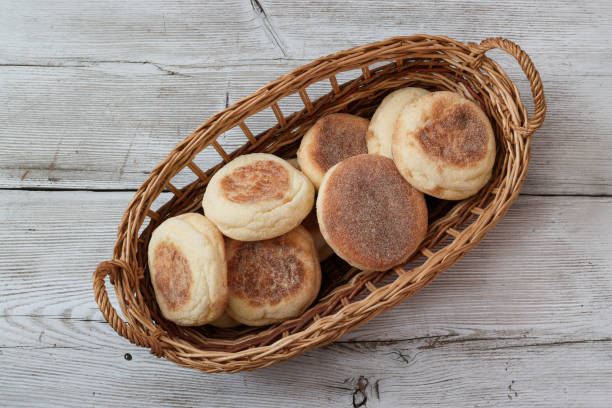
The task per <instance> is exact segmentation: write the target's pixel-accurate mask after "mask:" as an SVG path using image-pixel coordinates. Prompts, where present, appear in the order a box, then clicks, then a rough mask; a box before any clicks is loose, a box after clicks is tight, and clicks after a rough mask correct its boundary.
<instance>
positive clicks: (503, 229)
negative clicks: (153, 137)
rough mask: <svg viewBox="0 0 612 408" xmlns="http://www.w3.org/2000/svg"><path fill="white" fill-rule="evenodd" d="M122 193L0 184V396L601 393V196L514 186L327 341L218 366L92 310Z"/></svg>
mask: <svg viewBox="0 0 612 408" xmlns="http://www.w3.org/2000/svg"><path fill="white" fill-rule="evenodd" d="M130 197H131V193H124V192H115V193H112V192H107V193H95V192H30V191H5V192H3V194H2V195H0V223H1V224H2V225H3V228H2V229H1V230H0V242H3V245H2V246H1V247H0V259H3V260H4V262H3V263H2V264H0V299H1V301H0V366H2V367H5V368H4V369H3V370H2V371H0V398H2V401H5V402H7V403H8V405H9V406H19V405H20V404H22V405H24V406H26V405H27V406H32V405H36V404H37V403H38V404H39V405H45V404H53V405H62V406H83V405H84V404H88V405H89V404H94V405H117V404H119V405H124V404H127V405H138V404H139V403H142V402H146V403H148V404H149V405H156V406H157V405H163V406H169V405H179V406H194V405H208V406H236V405H245V404H246V405H253V406H270V405H274V404H277V405H282V406H284V405H291V404H297V405H299V406H320V404H321V402H322V401H325V403H329V404H330V405H334V406H352V404H353V401H355V405H359V403H360V402H361V401H362V400H363V399H365V398H366V397H367V404H364V405H362V406H366V405H367V406H388V407H392V406H398V405H399V404H400V403H401V402H402V401H407V400H409V401H411V403H413V404H414V405H417V406H436V405H453V406H491V405H496V404H501V403H509V402H510V401H511V402H512V403H513V404H516V405H518V406H537V407H540V406H542V407H543V406H592V407H597V406H601V407H604V406H606V405H607V403H608V401H609V399H610V398H612V392H611V390H612V348H611V347H610V345H611V344H612V302H611V298H612V281H611V280H610V279H609V276H608V275H609V270H610V269H611V268H612V254H610V252H609V248H610V244H611V238H610V236H611V234H610V232H611V231H610V225H609V223H606V222H603V220H609V219H612V199H610V198H589V197H567V198H563V199H561V198H555V199H551V198H550V197H531V196H522V197H520V198H519V200H518V201H517V203H516V204H515V205H514V206H513V207H512V208H511V210H510V212H509V213H508V215H507V217H506V218H504V219H503V220H502V221H501V223H500V224H499V225H498V226H497V227H496V228H495V229H494V230H493V231H492V232H491V233H490V234H489V236H488V237H487V238H486V239H485V241H484V242H483V243H482V244H481V245H480V246H479V247H477V248H476V249H475V250H473V251H472V252H470V253H469V254H468V255H467V256H466V257H465V258H464V259H463V260H461V261H460V262H459V263H458V264H457V265H456V266H455V267H453V268H451V269H450V270H448V271H446V272H445V273H444V274H442V275H441V276H440V277H439V278H438V279H437V280H436V281H434V282H433V283H432V284H431V285H430V286H428V287H427V288H426V289H425V290H423V291H422V292H420V293H418V294H417V295H416V296H414V297H412V298H410V299H409V300H408V301H406V302H405V303H403V304H402V305H400V306H398V307H397V308H395V309H393V310H391V311H389V312H388V313H386V314H384V315H382V316H379V317H378V318H376V319H374V320H373V321H371V322H369V323H368V324H366V325H365V326H363V327H361V328H359V329H357V330H355V331H354V332H351V333H349V334H348V335H346V336H344V337H343V338H342V339H341V342H339V343H337V344H334V345H331V346H327V347H324V348H322V349H319V350H314V351H311V352H309V353H307V354H305V355H304V356H301V357H299V358H297V359H295V360H293V361H290V362H286V363H281V364H279V365H276V366H274V367H271V368H268V369H264V370H260V371H257V372H253V373H241V374H237V375H231V376H225V375H203V374H200V373H197V372H195V371H192V370H187V369H182V368H179V367H176V366H175V365H174V364H171V363H168V362H167V361H163V360H158V359H156V358H155V357H153V356H151V355H149V354H148V353H147V352H146V350H144V349H140V348H137V347H134V346H132V345H130V344H129V343H128V342H127V340H125V339H122V338H120V337H119V336H117V335H116V334H115V333H114V332H113V331H112V329H111V328H110V327H109V326H108V324H106V323H105V322H104V320H103V318H102V316H101V314H100V312H99V311H98V309H97V307H96V305H95V302H94V301H93V294H92V289H91V272H92V271H93V269H94V268H95V265H96V264H97V262H99V261H101V260H103V259H106V258H108V257H109V256H110V255H111V248H112V243H113V240H114V235H115V226H116V225H117V223H118V222H119V219H120V217H121V214H122V209H123V208H124V207H125V206H126V205H127V202H128V201H129V199H130ZM162 199H167V195H166V196H165V197H162ZM577 220H579V222H577ZM92 237H95V238H96V239H91V238H92ZM593 237H598V239H597V240H594V239H593ZM125 353H130V355H131V356H132V360H130V361H128V360H126V359H125V358H124V354H125ZM34 362H35V364H34ZM161 373H163V374H161ZM361 377H363V378H361ZM360 378H361V379H360ZM512 381H514V382H512ZM377 382H378V397H377V396H376V395H377V394H376V383H377ZM231 390H234V391H231ZM235 390H240V391H239V392H238V391H235ZM515 392H516V394H515ZM313 395H316V396H317V398H316V399H313V398H312V396H313ZM353 398H355V400H353Z"/></svg>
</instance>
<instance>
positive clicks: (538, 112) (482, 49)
mask: <svg viewBox="0 0 612 408" xmlns="http://www.w3.org/2000/svg"><path fill="white" fill-rule="evenodd" d="M494 48H499V49H500V50H503V51H506V52H507V53H508V54H510V55H512V56H513V57H514V58H515V59H516V61H517V62H518V63H519V65H520V66H521V68H522V69H523V72H524V73H525V75H526V76H527V79H528V80H529V84H530V85H531V95H532V96H533V104H534V107H535V108H534V112H533V115H531V117H530V118H529V120H528V121H527V123H526V125H525V127H524V128H521V129H519V130H522V131H523V132H524V134H525V136H526V137H529V136H531V135H532V134H533V132H535V131H536V130H537V129H539V128H540V126H542V123H543V122H544V118H545V117H546V98H545V97H544V88H543V87H542V80H541V79H540V73H539V72H538V71H537V70H536V68H535V66H534V65H533V62H532V61H531V58H529V55H527V53H526V52H525V51H523V50H522V49H521V47H519V46H518V45H516V44H515V43H513V42H512V41H510V40H506V39H505V38H501V37H497V38H487V39H486V40H484V41H482V42H481V43H480V45H476V53H477V56H476V66H477V68H479V67H480V64H481V63H482V57H483V56H484V54H485V53H486V52H487V51H488V50H492V49H494Z"/></svg>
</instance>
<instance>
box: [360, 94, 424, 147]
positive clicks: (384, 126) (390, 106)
mask: <svg viewBox="0 0 612 408" xmlns="http://www.w3.org/2000/svg"><path fill="white" fill-rule="evenodd" d="M428 93H429V91H427V90H425V89H421V88H411V87H409V88H402V89H398V90H396V91H393V92H391V93H390V94H389V95H387V96H385V99H383V100H382V102H381V103H380V105H378V108H376V112H374V116H372V120H371V121H370V126H369V127H368V133H367V134H366V142H367V144H368V153H370V154H380V155H381V156H385V157H388V158H390V159H391V158H392V157H393V155H392V153H391V142H392V141H393V131H394V130H395V122H397V118H398V116H399V115H400V113H401V112H402V110H403V109H404V107H405V106H406V105H408V104H409V103H413V102H415V101H416V100H417V99H419V98H420V97H421V96H423V95H427V94H428Z"/></svg>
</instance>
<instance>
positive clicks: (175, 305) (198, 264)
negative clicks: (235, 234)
mask: <svg viewBox="0 0 612 408" xmlns="http://www.w3.org/2000/svg"><path fill="white" fill-rule="evenodd" d="M148 257H149V272H150V275H151V282H152V284H153V289H154V291H155V297H156V299H157V303H158V305H159V308H160V310H161V312H162V314H163V315H164V317H165V318H166V319H168V320H171V321H173V322H175V323H178V324H181V325H184V326H199V325H201V324H204V323H208V322H211V321H213V320H215V319H216V318H218V317H219V316H221V314H222V313H223V311H224V310H225V307H226V305H227V300H228V289H227V266H226V262H225V246H224V242H223V236H222V235H221V233H220V232H219V230H218V229H217V227H215V226H214V225H213V223H212V222H210V221H209V220H208V219H206V217H204V216H203V215H200V214H195V213H191V214H183V215H179V216H177V217H172V218H169V219H167V220H166V221H164V222H163V223H162V224H161V225H160V226H159V227H157V228H156V229H155V231H153V235H152V236H151V240H150V242H149V248H148Z"/></svg>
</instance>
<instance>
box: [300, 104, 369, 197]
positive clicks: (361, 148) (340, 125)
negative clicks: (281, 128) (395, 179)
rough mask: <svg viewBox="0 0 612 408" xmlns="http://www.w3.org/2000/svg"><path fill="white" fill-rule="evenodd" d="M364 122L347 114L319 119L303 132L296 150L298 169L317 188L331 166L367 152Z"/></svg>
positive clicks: (365, 123)
mask: <svg viewBox="0 0 612 408" xmlns="http://www.w3.org/2000/svg"><path fill="white" fill-rule="evenodd" d="M368 124H369V122H368V120H367V119H364V118H361V117H359V116H355V115H349V114H347V113H334V114H331V115H327V116H323V117H322V118H321V119H319V120H317V122H316V123H315V124H314V125H313V126H312V127H311V128H310V129H309V130H308V132H306V134H305V135H304V137H303V138H302V142H301V143H300V148H299V149H298V151H297V158H298V162H299V164H300V168H301V169H302V171H303V172H304V174H306V175H307V176H308V178H309V179H310V180H311V181H312V184H314V186H315V188H317V189H318V188H319V186H320V185H321V180H322V179H323V176H324V175H325V172H326V171H327V170H329V169H330V168H331V167H332V166H333V165H334V164H336V163H339V162H341V161H342V160H344V159H346V158H348V157H351V156H355V155H358V154H362V153H367V152H368V148H367V145H366V141H365V136H366V132H367V130H368Z"/></svg>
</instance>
